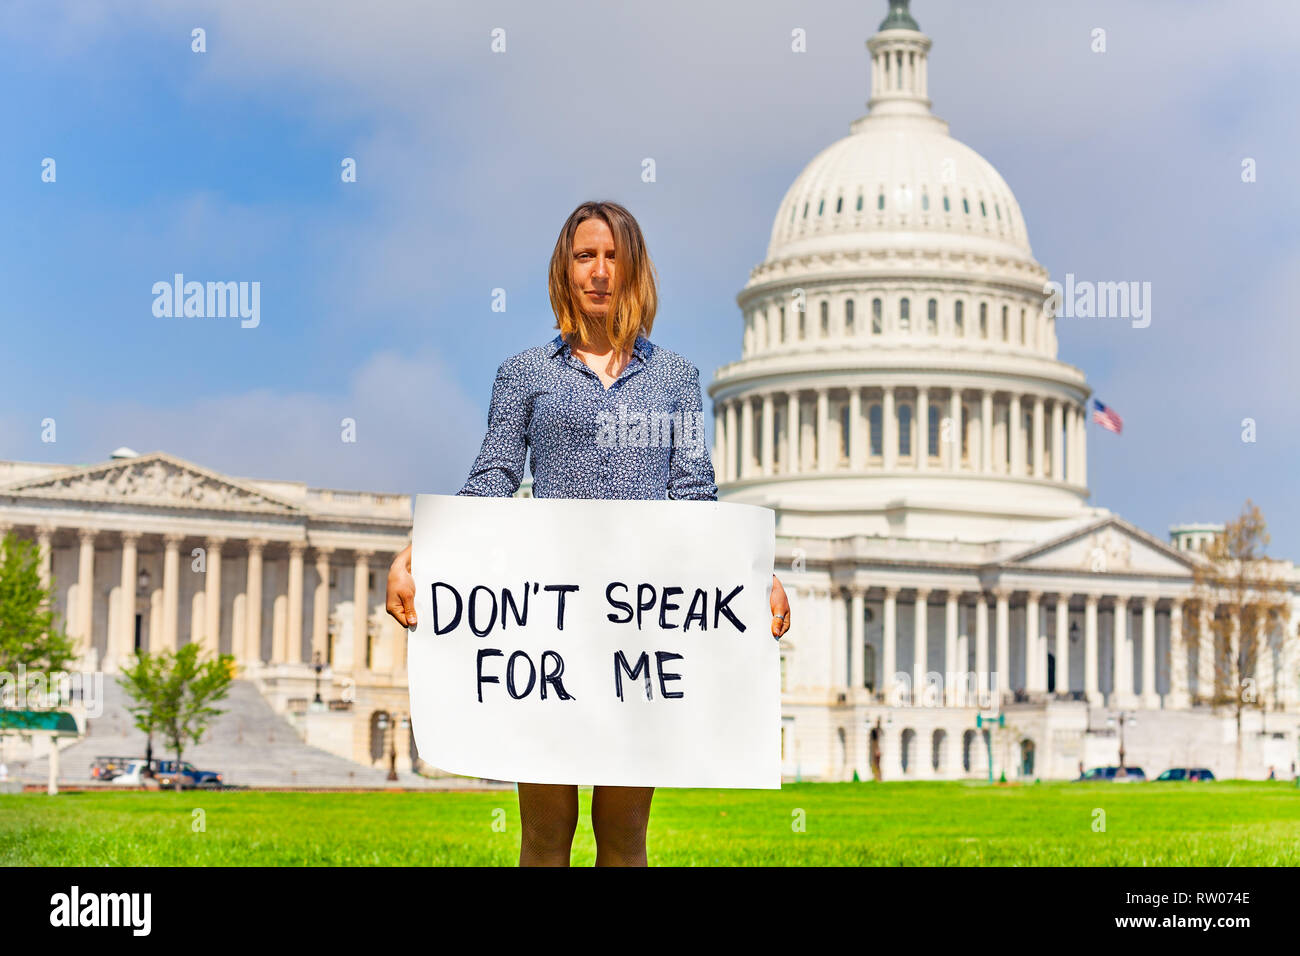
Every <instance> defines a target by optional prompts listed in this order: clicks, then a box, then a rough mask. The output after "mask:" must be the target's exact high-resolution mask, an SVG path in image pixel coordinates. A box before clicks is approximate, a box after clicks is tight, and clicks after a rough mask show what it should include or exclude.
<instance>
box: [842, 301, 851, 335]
mask: <svg viewBox="0 0 1300 956" xmlns="http://www.w3.org/2000/svg"><path fill="white" fill-rule="evenodd" d="M844 331H845V332H846V333H847V334H849V335H852V334H853V300H852V299H848V300H846V301H845V303H844Z"/></svg>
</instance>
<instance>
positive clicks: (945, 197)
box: [943, 193, 952, 212]
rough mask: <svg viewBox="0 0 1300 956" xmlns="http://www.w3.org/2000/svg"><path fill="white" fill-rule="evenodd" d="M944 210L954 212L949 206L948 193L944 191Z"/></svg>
mask: <svg viewBox="0 0 1300 956" xmlns="http://www.w3.org/2000/svg"><path fill="white" fill-rule="evenodd" d="M943 211H944V212H952V209H951V208H950V207H949V206H948V194H947V193H944V194H943Z"/></svg>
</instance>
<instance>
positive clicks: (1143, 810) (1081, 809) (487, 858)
mask: <svg viewBox="0 0 1300 956" xmlns="http://www.w3.org/2000/svg"><path fill="white" fill-rule="evenodd" d="M579 795H580V809H581V815H580V817H579V822H578V833H577V836H576V837H575V839H574V845H573V864H574V865H575V866H590V865H591V864H592V863H593V861H594V860H595V838H594V836H593V834H592V831H591V820H590V809H591V790H590V789H589V788H584V789H582V790H580V791H579ZM1098 810H1100V811H1103V812H1104V820H1105V831H1104V832H1100V831H1096V830H1094V820H1100V817H1099V816H1098V815H1097V813H1096V811H1098ZM801 820H802V822H803V825H804V830H803V831H802V832H799V831H798V830H797V829H796V826H797V825H798V824H799V822H800V821H801ZM494 824H495V825H496V828H495V829H494ZM647 846H648V850H649V857H650V862H651V864H652V865H656V864H657V865H677V866H698V865H706V866H707V865H722V866H739V865H747V866H769V865H774V866H782V865H787V866H788V865H793V866H805V865H807V866H819V865H847V866H895V865H905V866H990V865H993V866H1008V865H1021V866H1073V865H1084V866H1297V865H1300V789H1296V788H1295V787H1293V786H1292V785H1291V784H1289V783H1284V782H1280V781H1279V782H1247V781H1224V782H1214V783H1209V784H1206V783H1167V784H1166V783H1161V784H1152V783H1146V784H1127V785H1120V784H1107V783H1098V784H1078V783H1049V784H1035V785H1027V786H1012V787H1000V786H991V785H989V784H986V783H970V782H934V783H861V784H853V783H843V784H815V783H804V784H787V785H786V786H785V787H783V788H782V789H781V790H780V791H761V790H758V791H755V790H660V791H658V792H657V793H656V794H655V798H654V805H653V809H652V811H651V817H650V830H649V837H648V840H647ZM518 858H519V805H518V800H517V798H516V797H515V794H514V792H513V791H496V792H484V793H446V792H436V793H384V792H378V793H337V794H332V793H284V792H276V793H268V792H258V791H225V792H208V793H203V792H186V793H179V794H178V793H175V792H163V793H150V792H136V791H132V792H127V793H84V792H83V793H65V794H60V795H59V796H57V797H48V796H45V795H44V794H35V793H33V794H3V795H0V865H4V866H30V865H39V866H65V865H66V866H102V865H110V866H399V865H400V866H456V865H478V866H514V865H515V864H516V863H517V862H518Z"/></svg>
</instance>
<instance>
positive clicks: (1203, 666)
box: [1196, 601, 1217, 701]
mask: <svg viewBox="0 0 1300 956" xmlns="http://www.w3.org/2000/svg"><path fill="white" fill-rule="evenodd" d="M1211 620H1212V617H1211V614H1210V608H1209V605H1208V604H1206V603H1205V602H1204V601H1202V602H1200V604H1199V607H1198V610H1197V622H1198V630H1197V643H1196V697H1197V699H1198V700H1203V701H1209V700H1212V699H1213V698H1214V694H1215V690H1216V684H1217V682H1216V681H1215V678H1214V658H1215V653H1214V632H1213V631H1211V630H1210V623H1211Z"/></svg>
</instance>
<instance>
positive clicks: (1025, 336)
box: [1020, 309, 1029, 345]
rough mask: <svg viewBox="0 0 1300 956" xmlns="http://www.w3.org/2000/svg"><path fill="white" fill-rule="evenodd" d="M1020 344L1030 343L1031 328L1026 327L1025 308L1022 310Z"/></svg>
mask: <svg viewBox="0 0 1300 956" xmlns="http://www.w3.org/2000/svg"><path fill="white" fill-rule="evenodd" d="M1020 344H1021V345H1028V344H1029V330H1028V329H1027V328H1026V327H1025V310H1024V309H1021V310H1020Z"/></svg>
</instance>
